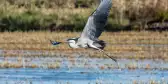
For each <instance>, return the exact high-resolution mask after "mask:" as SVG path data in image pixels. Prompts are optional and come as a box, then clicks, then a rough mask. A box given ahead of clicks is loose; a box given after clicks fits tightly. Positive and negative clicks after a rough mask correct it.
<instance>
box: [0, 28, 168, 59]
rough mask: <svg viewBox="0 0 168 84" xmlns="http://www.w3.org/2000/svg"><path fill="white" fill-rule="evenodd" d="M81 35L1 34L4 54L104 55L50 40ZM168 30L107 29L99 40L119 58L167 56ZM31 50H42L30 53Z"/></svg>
mask: <svg viewBox="0 0 168 84" xmlns="http://www.w3.org/2000/svg"><path fill="white" fill-rule="evenodd" d="M76 36H80V33H78V32H13V33H11V32H3V33H0V44H1V45H0V48H1V49H3V50H4V51H3V56H18V55H24V56H57V55H58V54H61V53H64V54H62V56H70V55H71V54H73V53H77V54H79V55H82V54H86V53H88V55H89V56H90V57H105V56H103V54H100V53H99V52H98V51H94V50H92V49H88V50H86V49H71V48H69V46H68V44H61V45H57V46H52V45H51V44H50V41H49V40H55V41H65V40H66V39H67V38H72V37H76ZM167 36H168V33H167V32H162V33H159V32H147V31H142V32H116V33H111V32H104V33H103V34H102V36H101V37H100V39H102V40H104V41H106V42H107V46H106V48H105V51H106V52H107V53H108V54H109V55H112V56H115V57H117V58H129V59H145V58H148V59H164V60H166V58H167V55H168V53H167V52H168V37H167ZM22 50H30V51H37V52H39V53H31V52H29V51H27V52H26V51H22Z"/></svg>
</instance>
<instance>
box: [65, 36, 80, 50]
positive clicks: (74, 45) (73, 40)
mask: <svg viewBox="0 0 168 84" xmlns="http://www.w3.org/2000/svg"><path fill="white" fill-rule="evenodd" d="M77 41H78V38H71V39H67V42H68V44H69V46H70V47H71V48H78V46H77V45H76V43H77Z"/></svg>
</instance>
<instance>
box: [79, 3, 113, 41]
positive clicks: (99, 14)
mask: <svg viewBox="0 0 168 84" xmlns="http://www.w3.org/2000/svg"><path fill="white" fill-rule="evenodd" d="M111 6H112V1H111V0H101V2H100V5H99V6H98V8H97V9H96V11H95V12H93V14H92V15H91V16H89V18H88V21H87V23H86V25H85V27H84V30H83V32H82V34H81V37H80V38H81V39H84V38H88V39H91V40H95V39H98V37H99V36H100V35H101V33H102V32H103V30H104V26H105V24H106V22H107V18H108V15H109V11H110V9H111Z"/></svg>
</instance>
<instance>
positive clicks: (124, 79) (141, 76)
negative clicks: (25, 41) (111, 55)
mask: <svg viewBox="0 0 168 84" xmlns="http://www.w3.org/2000/svg"><path fill="white" fill-rule="evenodd" d="M152 80H154V81H156V82H164V83H168V81H167V80H168V71H161V70H127V69H125V70H118V69H116V70H110V71H109V70H96V69H82V68H81V69H79V68H76V69H71V70H69V69H67V68H60V69H39V68H37V69H31V68H27V69H23V68H20V69H0V81H1V84H6V82H8V84H11V83H18V82H22V84H26V83H28V84H30V83H32V84H59V83H61V84H67V83H70V84H79V82H80V84H92V83H93V84H95V83H103V84H107V83H108V84H109V83H110V84H112V83H114V84H119V83H124V84H131V83H133V82H134V81H137V82H143V83H149V82H150V81H152Z"/></svg>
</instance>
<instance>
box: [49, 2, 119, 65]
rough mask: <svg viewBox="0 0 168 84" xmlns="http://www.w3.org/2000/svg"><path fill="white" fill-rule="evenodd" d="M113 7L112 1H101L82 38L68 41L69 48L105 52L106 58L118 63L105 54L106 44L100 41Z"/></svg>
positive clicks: (54, 43) (91, 16)
mask: <svg viewBox="0 0 168 84" xmlns="http://www.w3.org/2000/svg"><path fill="white" fill-rule="evenodd" d="M111 6H112V0H101V2H100V5H99V6H98V7H97V9H96V10H95V11H94V12H93V13H92V14H91V15H90V16H89V18H88V21H87V23H86V25H85V27H84V29H83V32H82V34H81V36H80V37H78V38H71V39H68V40H67V41H66V42H67V43H68V44H69V46H70V47H71V48H93V49H96V50H99V51H100V52H103V53H104V54H105V55H106V56H108V57H109V58H111V59H112V60H114V61H115V62H117V60H116V59H114V58H113V57H112V56H109V55H108V54H107V53H105V52H104V50H103V49H104V47H105V46H106V43H105V42H104V41H103V40H99V39H98V37H99V36H100V35H101V33H102V32H103V30H104V26H105V25H106V22H107V18H108V16H109V12H110V9H111ZM51 43H52V44H53V45H57V44H60V42H55V41H51Z"/></svg>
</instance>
